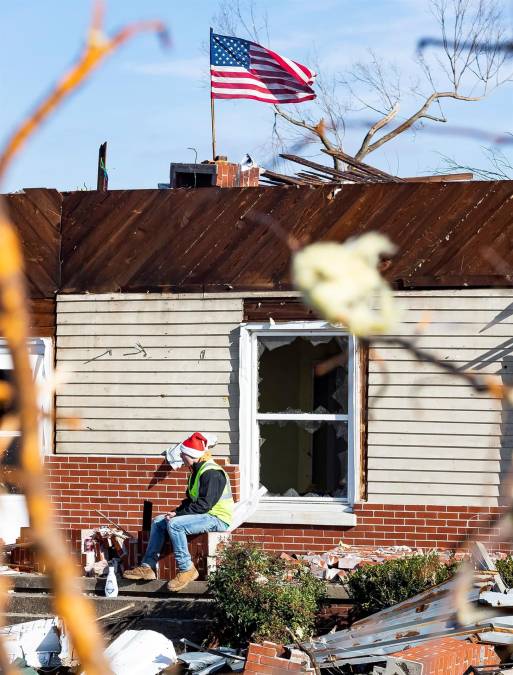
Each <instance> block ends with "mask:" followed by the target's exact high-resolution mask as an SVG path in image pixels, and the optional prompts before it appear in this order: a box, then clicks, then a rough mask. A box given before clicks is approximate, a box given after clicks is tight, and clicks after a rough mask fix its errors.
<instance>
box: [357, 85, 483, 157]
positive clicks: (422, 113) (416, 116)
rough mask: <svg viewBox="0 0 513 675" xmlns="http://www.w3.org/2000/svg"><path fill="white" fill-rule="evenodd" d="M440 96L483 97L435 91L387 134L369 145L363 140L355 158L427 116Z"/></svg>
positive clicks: (375, 148)
mask: <svg viewBox="0 0 513 675" xmlns="http://www.w3.org/2000/svg"><path fill="white" fill-rule="evenodd" d="M441 98H453V99H456V100H457V101H480V100H481V99H482V98H483V96H463V95H462V94H458V93H456V92H455V91H435V92H433V93H432V94H431V95H430V96H428V98H427V99H426V101H425V102H424V104H423V105H422V106H421V107H420V108H419V109H418V110H417V112H415V113H414V114H413V115H411V116H410V117H408V119H406V120H405V121H404V122H403V123H402V124H400V125H399V126H397V127H396V128H395V129H392V131H390V132H389V133H388V134H385V135H384V136H381V138H379V139H378V140H377V141H375V142H374V143H371V144H370V145H369V144H368V145H367V146H366V147H364V144H365V141H364V143H363V144H362V147H361V148H360V150H359V151H358V152H357V153H356V155H355V159H358V160H362V159H363V158H364V157H365V156H366V155H368V154H369V153H371V152H374V151H375V150H377V149H378V148H380V147H381V146H382V145H384V144H385V143H388V141H391V140H392V139H394V138H396V137H397V136H399V134H402V133H403V131H406V130H407V129H409V128H410V127H411V126H412V125H413V124H415V122H418V120H419V119H422V118H423V117H428V115H426V113H427V111H428V110H429V108H430V107H431V105H432V104H433V103H434V102H435V101H439V100H440V99H441ZM367 136H368V134H367ZM366 138H367V137H366Z"/></svg>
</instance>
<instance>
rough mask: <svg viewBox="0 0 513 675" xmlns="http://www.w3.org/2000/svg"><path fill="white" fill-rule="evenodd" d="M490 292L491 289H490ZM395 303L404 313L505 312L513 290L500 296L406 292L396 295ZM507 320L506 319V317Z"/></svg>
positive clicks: (510, 308)
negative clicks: (412, 311)
mask: <svg viewBox="0 0 513 675" xmlns="http://www.w3.org/2000/svg"><path fill="white" fill-rule="evenodd" d="M491 290H492V289H491ZM395 295H396V297H397V301H398V302H399V303H400V305H401V306H402V307H404V308H405V309H406V311H408V312H409V311H411V310H426V309H428V310H431V311H435V312H442V311H443V310H446V311H448V310H454V311H458V312H464V311H472V310H473V309H474V310H476V309H477V310H479V311H491V312H505V313H506V314H507V313H508V312H510V311H512V309H513V308H512V307H511V303H512V302H513V290H512V289H511V288H510V289H505V290H504V291H502V292H501V294H500V295H499V294H497V293H486V294H482V295H479V294H478V293H476V292H474V291H473V292H472V293H470V294H465V293H464V292H460V291H459V290H458V291H457V292H456V293H455V292H454V291H443V292H441V291H438V292H437V293H436V294H432V293H429V292H424V291H422V292H419V291H408V292H407V293H405V294H404V295H402V294H399V293H396V294H395ZM506 318H507V317H506Z"/></svg>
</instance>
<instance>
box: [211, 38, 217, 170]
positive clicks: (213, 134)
mask: <svg viewBox="0 0 513 675" xmlns="http://www.w3.org/2000/svg"><path fill="white" fill-rule="evenodd" d="M213 34H214V31H213V29H212V28H211V29H210V66H212V35H213ZM210 121H211V124H212V159H213V160H215V158H216V113H215V108H214V97H213V96H212V72H210Z"/></svg>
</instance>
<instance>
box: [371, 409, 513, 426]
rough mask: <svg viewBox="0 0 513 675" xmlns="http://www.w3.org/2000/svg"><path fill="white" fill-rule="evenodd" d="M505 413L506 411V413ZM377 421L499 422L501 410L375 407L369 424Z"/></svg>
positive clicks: (486, 423) (483, 423)
mask: <svg viewBox="0 0 513 675" xmlns="http://www.w3.org/2000/svg"><path fill="white" fill-rule="evenodd" d="M506 414H507V413H506ZM377 422H429V423H430V424H432V423H433V422H436V423H440V422H455V423H456V422H457V423H467V424H468V423H475V424H482V425H485V426H486V425H488V424H501V423H502V411H501V410H480V411H479V415H476V412H475V410H439V409H437V408H429V409H427V410H412V409H410V408H375V409H373V410H372V411H371V412H370V414H369V425H370V424H371V423H372V425H373V426H374V424H376V423H377Z"/></svg>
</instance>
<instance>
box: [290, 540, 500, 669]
mask: <svg viewBox="0 0 513 675" xmlns="http://www.w3.org/2000/svg"><path fill="white" fill-rule="evenodd" d="M471 557H472V561H473V563H474V567H475V571H474V572H473V577H472V578H471V580H470V581H471V583H470V587H469V589H468V592H467V593H466V596H467V597H466V603H465V604H464V607H463V609H464V611H462V612H460V613H458V601H459V598H461V594H462V590H463V591H464V590H465V588H466V585H464V584H462V577H461V576H460V575H456V576H454V577H452V578H451V579H449V580H448V581H446V582H444V583H442V584H439V585H438V586H434V587H432V588H429V589H427V590H426V591H423V592H422V593H419V594H418V595H416V596H415V597H413V598H410V599H408V600H406V601H404V602H401V603H399V604H397V605H394V606H392V607H389V608H387V609H384V610H382V611H381V612H377V613H376V614H372V615H370V616H368V617H367V618H365V619H362V620H360V621H357V622H356V623H354V624H353V625H352V626H351V628H350V629H347V630H342V631H338V632H335V633H332V634H328V635H324V636H322V637H319V638H316V639H315V640H313V641H311V642H309V643H305V644H304V645H303V646H304V648H305V649H307V650H309V651H310V653H311V654H312V655H313V657H314V659H315V662H316V664H317V665H318V666H319V667H320V668H321V669H322V668H323V667H324V668H328V667H331V668H334V667H342V666H348V665H355V664H358V666H359V667H362V666H368V667H369V669H368V670H363V671H362V672H368V673H373V675H382V674H383V675H385V674H386V675H392V674H395V673H398V672H399V673H401V672H404V669H403V670H401V666H400V665H399V664H398V660H399V661H400V660H401V659H402V658H403V656H404V652H405V651H406V650H413V649H414V648H416V647H419V646H421V645H426V646H427V645H430V649H429V650H426V654H432V653H433V649H434V646H435V642H436V641H439V640H440V639H441V638H454V639H455V640H470V641H471V642H473V643H475V644H478V645H490V646H492V647H494V648H495V647H503V646H509V647H510V648H511V647H512V646H513V609H509V608H513V589H507V588H506V586H505V584H504V582H503V581H502V579H501V577H500V575H499V574H498V573H497V572H496V571H495V569H494V563H493V561H492V559H491V557H490V556H489V555H488V553H487V551H486V549H485V548H484V547H483V546H482V545H480V544H475V545H474V548H473V550H472V556H471ZM421 651H422V650H421ZM400 653H402V655H401V654H400ZM476 654H477V655H476ZM478 656H479V659H480V660H481V663H475V662H474V659H477V658H478ZM462 658H463V657H462ZM471 658H472V660H473V662H472V664H471V665H472V666H473V667H476V666H486V665H494V664H495V663H498V660H496V656H495V653H494V651H493V650H491V649H482V650H481V651H479V652H476V653H474V654H473V655H472V657H471ZM371 668H373V669H372V670H371ZM464 671H465V669H463V670H461V671H460V670H454V671H450V672H458V673H459V672H461V673H463V672H464ZM407 672H411V673H423V672H440V671H434V670H431V669H428V668H427V667H426V669H425V670H422V669H417V670H409V671H407ZM474 672H475V671H474ZM478 672H479V671H478ZM488 672H490V671H488ZM496 672H501V671H500V670H499V671H496Z"/></svg>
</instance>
